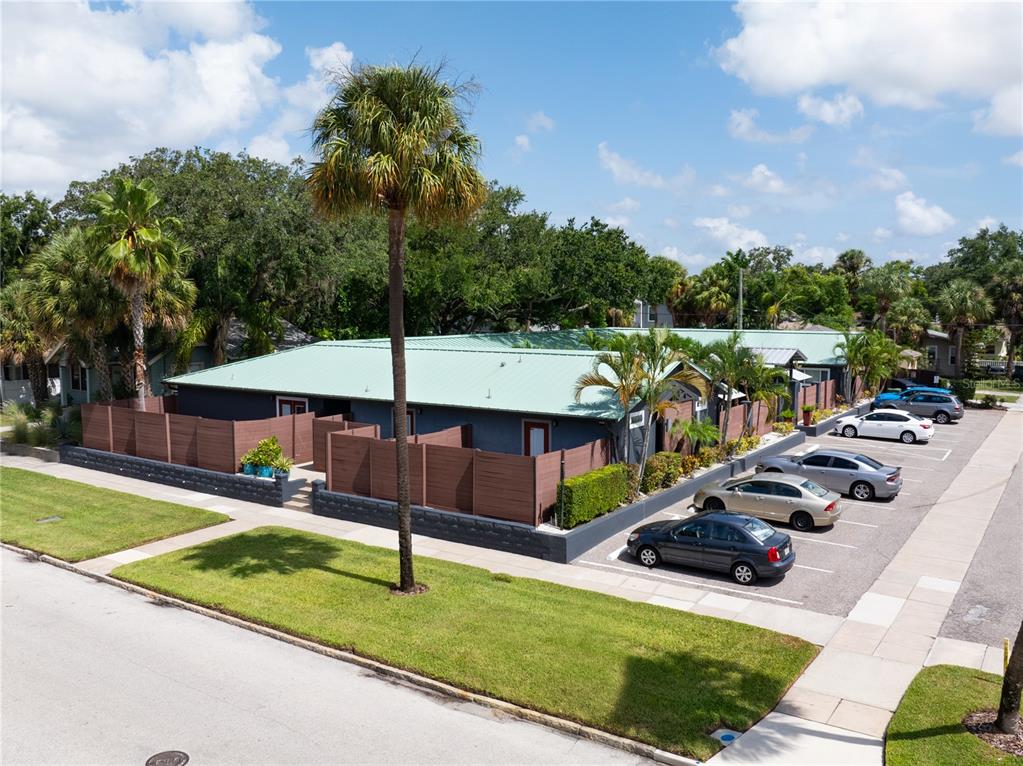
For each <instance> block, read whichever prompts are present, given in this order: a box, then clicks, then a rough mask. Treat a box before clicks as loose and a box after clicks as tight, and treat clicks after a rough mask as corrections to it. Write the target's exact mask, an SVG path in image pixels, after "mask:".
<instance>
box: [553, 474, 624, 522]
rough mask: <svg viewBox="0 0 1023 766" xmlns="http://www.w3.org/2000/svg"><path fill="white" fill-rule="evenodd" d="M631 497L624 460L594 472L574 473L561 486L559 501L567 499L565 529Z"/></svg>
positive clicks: (565, 501) (558, 505)
mask: <svg viewBox="0 0 1023 766" xmlns="http://www.w3.org/2000/svg"><path fill="white" fill-rule="evenodd" d="M628 497H629V471H628V467H627V466H626V465H624V464H622V463H614V464H612V465H606V466H604V467H603V468H598V469H596V470H595V471H590V472H589V473H584V474H582V475H580V476H573V477H572V478H571V479H566V480H565V481H564V482H563V483H562V484H560V485H558V501H557V505H556V506H555V515H557V509H558V508H560V507H561V503H562V498H564V518H562V519H561V527H562V529H571V528H572V527H577V526H579V525H580V524H584V523H585V522H587V521H590V520H591V519H595V518H596V517H597V516H603V515H604V514H605V513H608V512H610V511H613V510H614V509H615V508H617V507H618V506H620V505H621V504H622V503H624V502H625V501H626V500H627V499H628Z"/></svg>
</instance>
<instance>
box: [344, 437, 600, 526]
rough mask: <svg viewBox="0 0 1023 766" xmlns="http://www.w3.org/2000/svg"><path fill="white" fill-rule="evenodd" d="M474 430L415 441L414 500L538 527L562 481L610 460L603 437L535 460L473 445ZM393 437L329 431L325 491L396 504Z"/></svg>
mask: <svg viewBox="0 0 1023 766" xmlns="http://www.w3.org/2000/svg"><path fill="white" fill-rule="evenodd" d="M471 438H472V432H471V430H470V429H469V428H468V427H464V426H456V427H455V428H449V429H446V430H444V431H438V432H436V433H432V434H419V435H417V436H416V437H414V438H413V439H410V441H409V445H408V449H409V486H410V492H411V500H412V503H413V504H414V505H424V506H429V507H431V508H440V509H442V510H447V511H458V512H460V513H469V514H474V515H477V516H490V517H493V518H498V519H505V520H508V521H518V522H522V523H524V524H530V525H532V526H537V525H539V524H540V523H541V522H542V521H543V517H544V514H545V513H546V512H547V511H548V510H549V509H550V508H551V506H552V505H554V502H555V500H556V498H557V491H558V483H559V481H560V480H561V461H562V460H564V461H565V477H566V478H568V477H571V476H577V475H579V474H581V473H586V472H587V471H590V470H593V469H594V468H599V467H601V466H604V465H607V463H608V461H609V450H608V444H607V441H606V440H605V439H600V440H598V441H595V442H592V443H591V444H585V445H583V446H581V447H576V448H575V449H571V450H559V451H557V452H548V453H546V454H544V455H539V456H537V457H530V456H525V455H508V454H505V453H500V452H484V451H482V450H476V449H472V448H471V447H470V446H469V443H470V441H471ZM395 447H396V444H395V442H394V441H392V440H387V441H381V440H380V439H377V438H373V437H372V436H359V435H357V434H355V433H354V431H353V430H336V431H331V432H329V433H327V452H328V454H329V455H330V460H329V461H328V463H327V488H328V489H329V490H331V491H333V492H345V493H348V494H353V495H363V496H365V497H375V498H379V499H381V500H391V501H396V500H397V495H396V491H395V490H396V480H397V477H396V475H395Z"/></svg>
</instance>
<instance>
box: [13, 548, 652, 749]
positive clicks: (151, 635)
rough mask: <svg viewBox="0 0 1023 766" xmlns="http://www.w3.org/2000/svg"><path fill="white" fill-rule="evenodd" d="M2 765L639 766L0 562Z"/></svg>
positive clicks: (117, 595) (64, 575)
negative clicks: (161, 759) (152, 761)
mask: <svg viewBox="0 0 1023 766" xmlns="http://www.w3.org/2000/svg"><path fill="white" fill-rule="evenodd" d="M0 565H2V568H3V586H2V593H0V595H2V602H3V623H2V641H0V644H2V679H0V681H2V683H0V689H2V691H0V695H2V696H0V707H2V709H3V716H2V720H0V741H2V742H3V763H4V764H10V765H11V766H13V765H14V764H44V763H45V764H57V763H59V764H99V763H102V764H131V765H132V766H138V765H139V764H143V763H145V762H146V759H147V758H149V757H150V756H152V755H154V754H156V753H158V752H163V751H167V750H181V751H184V752H186V753H188V755H189V756H190V757H191V762H192V763H195V764H214V763H215V764H247V765H249V766H254V765H256V764H339V763H380V764H406V763H409V764H410V763H416V764H419V763H438V764H439V763H443V764H449V763H464V764H469V763H491V764H505V763H550V764H563V763H576V764H583V763H586V764H589V763H599V764H639V763H645V762H646V761H645V760H643V759H640V758H639V757H638V756H635V755H631V754H628V753H625V752H623V751H620V750H613V749H610V748H607V747H604V746H602V745H597V744H595V743H592V742H589V741H587V740H580V739H577V738H575V737H569V736H566V735H563V734H561V733H558V732H554V731H552V730H550V729H547V728H544V727H541V726H536V725H533V724H530V723H526V722H523V721H520V720H518V719H513V718H508V717H506V716H503V715H499V714H496V713H494V712H493V711H491V710H490V709H489V708H484V707H481V706H478V705H474V704H469V703H461V702H455V701H452V700H451V699H449V698H447V697H439V696H433V695H430V694H426V693H424V692H422V691H420V690H418V689H412V688H408V687H405V686H403V685H401V684H399V683H396V682H391V681H385V680H383V679H382V678H381V677H379V676H377V675H375V674H373V673H371V672H369V671H365V670H363V669H361V668H358V667H356V666H354V665H349V664H346V663H344V662H340V661H338V660H334V659H330V658H328V657H324V656H322V655H319V654H316V653H314V652H310V651H307V650H305V649H300V648H298V647H294V646H291V645H290V644H285V643H283V642H280V641H276V640H274V639H271V638H267V637H265V636H260V635H257V634H255V633H251V632H249V631H246V630H240V629H238V628H236V627H234V626H231V625H227V624H224V623H221V622H217V621H216V620H212V619H209V618H206V617H201V616H199V615H197V614H194V613H192V612H188V611H184V610H179V609H176V608H174V607H166V606H157V605H156V604H154V603H152V602H150V601H148V600H147V599H145V598H143V597H141V596H138V595H135V594H131V593H128V592H126V591H123V590H121V589H119V588H116V587H113V586H110V585H106V584H101V583H97V582H95V581H93V580H90V579H87V578H85V577H82V576H79V575H75V574H72V573H70V572H66V571H63V570H60V569H57V568H56V567H52V566H50V565H48V564H43V563H38V562H31V561H28V560H27V559H24V558H22V557H21V556H19V555H17V554H14V553H12V552H10V551H7V550H2V551H0Z"/></svg>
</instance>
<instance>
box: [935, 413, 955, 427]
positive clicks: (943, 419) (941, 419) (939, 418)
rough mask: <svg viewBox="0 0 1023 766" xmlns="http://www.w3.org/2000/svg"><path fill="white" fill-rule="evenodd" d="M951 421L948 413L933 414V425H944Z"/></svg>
mask: <svg viewBox="0 0 1023 766" xmlns="http://www.w3.org/2000/svg"><path fill="white" fill-rule="evenodd" d="M951 419H952V418H950V417H949V416H948V413H947V412H937V413H935V415H934V422H935V423H941V424H942V425H945V423H947V422H948V421H950V420H951Z"/></svg>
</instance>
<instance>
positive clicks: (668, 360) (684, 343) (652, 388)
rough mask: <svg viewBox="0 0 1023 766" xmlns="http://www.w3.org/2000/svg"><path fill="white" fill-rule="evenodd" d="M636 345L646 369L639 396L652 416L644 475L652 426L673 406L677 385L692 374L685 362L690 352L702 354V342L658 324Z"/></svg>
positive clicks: (642, 466)
mask: <svg viewBox="0 0 1023 766" xmlns="http://www.w3.org/2000/svg"><path fill="white" fill-rule="evenodd" d="M635 345H636V351H637V353H638V354H639V362H640V366H641V368H642V371H643V383H642V386H641V387H640V392H639V396H640V399H642V400H643V403H644V404H645V405H646V410H647V415H648V417H647V418H646V423H645V425H644V426H643V429H642V433H643V449H642V451H641V452H640V460H639V475H640V476H641V477H642V476H643V472H644V471H645V470H646V458H647V452H648V451H649V445H650V433H651V429H653V428H655V427H656V425H657V422H658V421H659V420H662V419H663V418H664V415H665V413H667V411H668V410H669V408H670V407H671V406H672V404H673V402H674V399H675V396H674V395H675V392H676V387H677V386H678V385H679V384H680V383H682V382H683V381H685V380H688V378H689V377H690V373H689V372H688V371H687V370H686V369H685V368H684V366H683V365H684V364H685V362H686V361H688V359H689V356H690V354H692V353H694V352H697V353H698V348H699V344H698V343H697V342H695V341H692V340H690V339H688V338H683V337H681V336H679V335H675V334H674V333H673V332H671V331H670V330H667V329H665V328H663V327H656V328H651V329H650V331H649V332H647V333H646V334H644V335H638V336H636V344H635Z"/></svg>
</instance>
